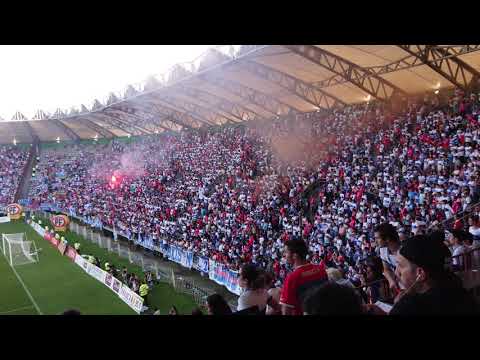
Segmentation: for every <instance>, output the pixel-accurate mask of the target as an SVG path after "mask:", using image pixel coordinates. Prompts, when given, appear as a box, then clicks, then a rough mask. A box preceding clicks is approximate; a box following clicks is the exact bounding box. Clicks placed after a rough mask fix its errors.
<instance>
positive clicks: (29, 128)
mask: <svg viewBox="0 0 480 360" xmlns="http://www.w3.org/2000/svg"><path fill="white" fill-rule="evenodd" d="M18 123H19V124H23V127H24V128H25V129H26V130H27V132H28V134H29V135H30V137H31V138H32V142H33V144H39V143H40V138H39V137H38V135H37V133H36V132H35V130H34V129H33V127H32V125H30V123H29V122H28V121H19V122H18Z"/></svg>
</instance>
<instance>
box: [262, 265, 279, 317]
mask: <svg viewBox="0 0 480 360" xmlns="http://www.w3.org/2000/svg"><path fill="white" fill-rule="evenodd" d="M274 280H275V276H274V275H273V274H271V273H266V274H265V289H266V290H267V293H268V299H267V308H266V310H265V314H266V315H281V314H282V309H281V307H280V294H281V291H282V289H281V288H278V287H276V286H275V285H274Z"/></svg>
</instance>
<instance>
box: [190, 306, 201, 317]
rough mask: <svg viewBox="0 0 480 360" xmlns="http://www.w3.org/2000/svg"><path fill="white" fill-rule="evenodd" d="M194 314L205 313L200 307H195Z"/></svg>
mask: <svg viewBox="0 0 480 360" xmlns="http://www.w3.org/2000/svg"><path fill="white" fill-rule="evenodd" d="M192 315H203V312H202V310H201V309H200V308H198V307H197V308H195V309H193V310H192Z"/></svg>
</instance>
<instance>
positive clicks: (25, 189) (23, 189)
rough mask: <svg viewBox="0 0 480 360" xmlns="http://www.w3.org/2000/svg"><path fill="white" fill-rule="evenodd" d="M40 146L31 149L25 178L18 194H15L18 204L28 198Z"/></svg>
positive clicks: (21, 181)
mask: <svg viewBox="0 0 480 360" xmlns="http://www.w3.org/2000/svg"><path fill="white" fill-rule="evenodd" d="M37 154H38V146H36V145H35V144H34V145H32V147H31V148H30V153H29V156H28V161H27V164H26V165H25V169H24V171H23V176H22V177H21V179H20V184H19V185H18V188H17V192H16V194H15V199H14V200H15V202H18V201H19V200H20V199H27V198H28V190H29V187H30V179H31V178H32V172H33V166H34V164H35V163H36V160H35V159H36V157H37V156H38V155H37Z"/></svg>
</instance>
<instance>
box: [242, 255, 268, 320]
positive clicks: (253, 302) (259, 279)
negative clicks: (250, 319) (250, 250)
mask: <svg viewBox="0 0 480 360" xmlns="http://www.w3.org/2000/svg"><path fill="white" fill-rule="evenodd" d="M239 275H240V277H239V285H240V287H241V288H243V289H244V291H243V292H242V294H241V295H240V297H239V298H238V306H237V311H242V310H245V309H248V308H251V307H253V306H258V309H259V310H260V311H264V310H265V308H266V306H267V300H268V297H269V295H268V292H267V290H266V289H265V277H264V275H263V272H262V271H261V270H260V269H258V268H257V267H256V266H255V265H253V264H245V265H244V266H243V267H242V268H241V270H240V274H239Z"/></svg>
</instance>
